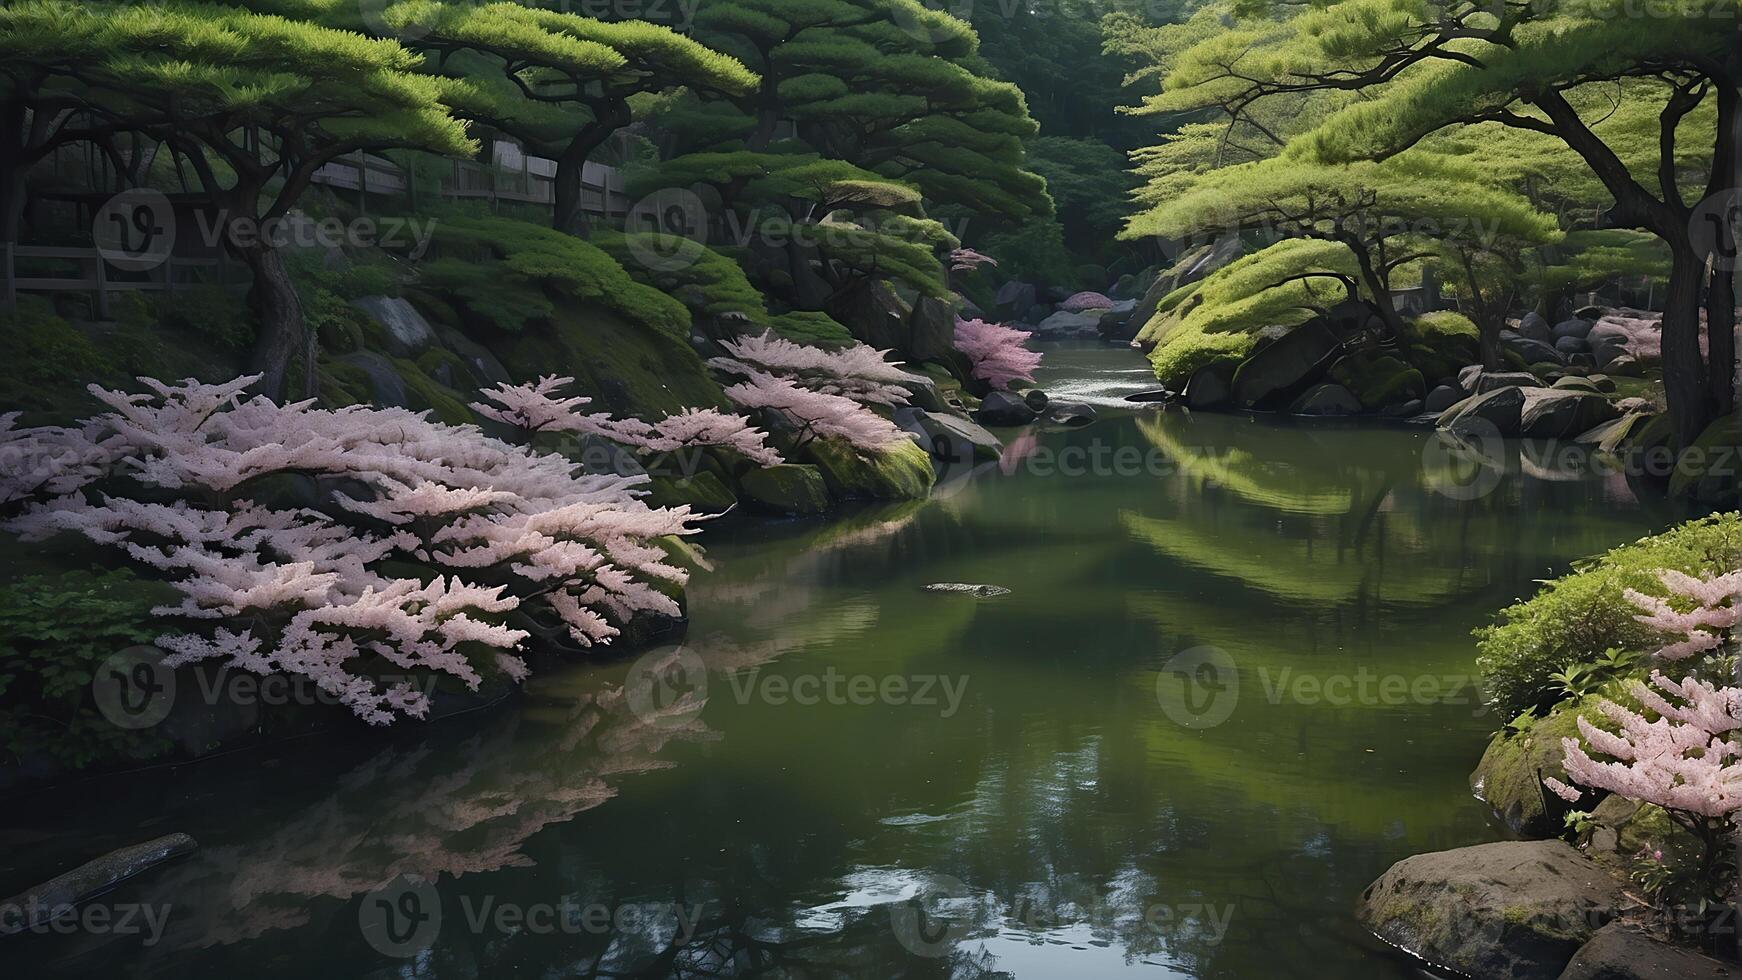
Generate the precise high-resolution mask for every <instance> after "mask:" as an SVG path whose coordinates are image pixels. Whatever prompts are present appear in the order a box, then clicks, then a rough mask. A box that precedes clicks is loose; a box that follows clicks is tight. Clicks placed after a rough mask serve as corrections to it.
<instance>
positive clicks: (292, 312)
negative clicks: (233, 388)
mask: <svg viewBox="0 0 1742 980" xmlns="http://www.w3.org/2000/svg"><path fill="white" fill-rule="evenodd" d="M231 251H232V252H234V253H235V255H236V257H237V258H238V259H240V260H241V261H242V262H243V263H244V264H245V265H247V266H248V271H249V272H251V273H253V275H254V284H253V285H252V286H251V287H249V290H248V303H249V305H250V306H251V307H253V310H254V316H255V320H256V321H257V328H258V331H259V332H258V333H257V334H256V335H255V338H254V350H253V352H252V353H250V354H249V357H248V369H249V370H250V371H253V372H256V373H258V374H259V375H260V380H259V381H258V382H256V383H255V385H254V390H255V391H258V392H259V393H260V394H263V395H265V396H267V397H268V398H272V399H275V400H282V399H283V398H284V389H285V376H286V374H287V373H288V372H289V370H290V364H291V362H292V361H293V360H294V359H295V358H296V357H297V355H298V354H302V355H303V356H304V358H305V359H306V360H307V361H308V362H309V363H307V364H305V365H304V370H305V372H306V373H305V381H306V382H307V383H306V384H305V386H304V387H305V389H306V388H310V387H312V386H313V384H314V376H315V366H314V364H313V360H314V358H313V353H314V345H313V343H312V338H311V337H310V336H309V335H308V329H307V326H306V325H305V324H304V322H303V317H302V299H301V297H299V296H298V295H297V292H296V285H295V283H293V282H291V279H290V270H288V269H286V268H285V265H284V256H282V255H280V254H279V253H278V251H277V250H276V249H274V248H273V247H272V246H271V245H268V244H266V243H264V242H261V243H251V244H249V245H247V246H235V247H233V248H232V249H231Z"/></svg>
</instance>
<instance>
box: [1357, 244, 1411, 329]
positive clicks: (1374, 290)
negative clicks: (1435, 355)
mask: <svg viewBox="0 0 1742 980" xmlns="http://www.w3.org/2000/svg"><path fill="white" fill-rule="evenodd" d="M1344 244H1346V245H1348V246H1349V250H1350V251H1352V252H1354V253H1355V262H1356V263H1357V264H1358V265H1359V266H1360V267H1361V282H1362V284H1363V285H1365V286H1366V287H1367V291H1368V292H1369V293H1371V294H1373V308H1374V309H1375V310H1378V311H1379V319H1380V321H1381V322H1383V323H1384V324H1385V338H1384V339H1385V341H1386V342H1387V343H1391V344H1395V343H1396V342H1397V338H1398V337H1400V336H1402V335H1403V317H1401V316H1399V315H1398V313H1397V306H1396V304H1394V303H1392V302H1391V283H1390V282H1388V281H1387V280H1386V278H1385V277H1384V276H1382V275H1380V274H1379V269H1378V267H1377V266H1375V265H1374V263H1373V256H1371V255H1369V254H1368V253H1367V249H1365V248H1363V247H1362V246H1360V245H1357V244H1352V243H1349V242H1345V243H1344Z"/></svg>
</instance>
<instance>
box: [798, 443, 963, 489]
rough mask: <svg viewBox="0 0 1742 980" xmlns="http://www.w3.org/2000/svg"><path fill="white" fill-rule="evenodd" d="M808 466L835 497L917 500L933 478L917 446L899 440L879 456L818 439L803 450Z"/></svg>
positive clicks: (928, 460)
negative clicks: (813, 464) (816, 473)
mask: <svg viewBox="0 0 1742 980" xmlns="http://www.w3.org/2000/svg"><path fill="white" fill-rule="evenodd" d="M805 453H806V455H807V456H808V458H809V459H810V461H811V462H813V463H815V464H816V465H817V468H818V469H819V470H821V471H822V475H823V480H824V481H825V482H826V483H827V484H828V486H829V491H830V492H831V493H833V494H834V495H835V496H836V497H841V498H847V497H870V498H873V499H877V500H917V499H919V498H921V497H924V496H926V495H927V494H928V493H930V492H931V487H932V483H933V482H934V481H936V479H937V474H936V472H935V471H933V469H932V465H931V457H930V456H928V455H926V452H925V450H923V449H921V448H919V446H918V444H916V443H914V442H911V441H909V440H906V439H904V440H902V441H901V442H899V443H897V444H896V445H895V446H893V447H891V448H890V449H887V450H885V451H883V452H881V453H860V452H858V451H856V450H854V449H853V447H852V446H850V445H848V444H846V443H844V442H841V441H840V440H837V439H818V440H815V441H813V442H811V443H810V444H809V445H807V446H806V447H805Z"/></svg>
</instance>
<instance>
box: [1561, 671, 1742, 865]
mask: <svg viewBox="0 0 1742 980" xmlns="http://www.w3.org/2000/svg"><path fill="white" fill-rule="evenodd" d="M1654 688H1655V689H1654ZM1660 692H1661V693H1660ZM1664 695H1670V696H1671V697H1673V698H1674V699H1675V700H1671V697H1665V696H1664ZM1633 696H1634V697H1635V698H1637V699H1638V701H1639V703H1640V705H1641V706H1642V708H1643V710H1642V711H1633V710H1630V709H1628V708H1625V707H1622V706H1621V705H1618V704H1616V703H1614V702H1613V701H1609V700H1606V699H1605V700H1604V701H1602V702H1601V703H1600V709H1601V710H1602V712H1603V713H1604V714H1605V715H1607V716H1608V717H1609V719H1610V720H1611V721H1613V722H1615V724H1616V725H1617V726H1618V730H1617V731H1614V732H1610V731H1606V730H1604V729H1602V728H1599V727H1598V726H1596V725H1594V724H1592V723H1591V722H1590V721H1588V720H1586V719H1584V718H1582V717H1581V718H1580V719H1579V731H1580V733H1581V734H1583V735H1584V739H1585V743H1586V744H1588V745H1589V747H1590V748H1589V750H1587V748H1586V745H1585V744H1581V743H1580V741H1579V740H1578V739H1576V738H1565V739H1562V740H1561V746H1562V748H1563V749H1564V750H1565V752H1566V757H1565V759H1564V760H1563V762H1562V767H1563V768H1565V769H1566V771H1567V777H1568V778H1569V779H1571V780H1572V781H1573V782H1575V783H1578V784H1580V785H1583V786H1587V787H1590V788H1592V789H1600V790H1607V791H1609V792H1611V793H1616V794H1619V795H1621V796H1624V797H1627V798H1628V799H1633V800H1641V801H1643V802H1646V803H1651V804H1655V805H1657V806H1660V807H1662V808H1663V810H1664V812H1665V813H1666V814H1668V815H1669V818H1670V819H1671V820H1673V821H1674V822H1675V823H1676V824H1678V825H1679V826H1681V827H1683V828H1684V829H1686V830H1688V831H1689V832H1690V833H1692V834H1693V835H1694V836H1695V837H1696V838H1698V839H1699V841H1700V843H1701V846H1702V853H1701V858H1700V860H1701V865H1700V871H1701V874H1702V877H1703V880H1705V881H1707V882H1709V883H1716V882H1718V881H1720V880H1721V878H1720V875H1719V862H1720V861H1721V860H1722V855H1723V852H1724V850H1725V847H1726V842H1727V841H1729V840H1730V839H1731V838H1732V837H1734V836H1735V833H1736V827H1735V815H1736V812H1737V811H1738V810H1742V740H1738V738H1737V737H1736V735H1735V733H1736V732H1737V731H1738V730H1742V689H1737V688H1734V687H1717V686H1715V685H1713V684H1708V683H1706V682H1704V681H1701V680H1698V679H1696V678H1692V677H1688V678H1684V679H1682V680H1681V681H1680V682H1676V681H1672V680H1670V679H1669V678H1667V677H1665V676H1663V674H1661V673H1659V672H1657V671H1653V672H1652V675H1651V686H1648V685H1646V684H1643V683H1640V682H1637V681H1635V682H1634V685H1633ZM1647 713H1649V714H1651V715H1654V716H1655V718H1654V719H1652V720H1648V718H1647ZM1592 752H1596V753H1598V754H1600V755H1605V756H1608V757H1610V758H1611V759H1613V760H1614V761H1601V760H1598V759H1596V758H1593V757H1592V755H1591V753H1592ZM1544 784H1545V785H1547V786H1548V788H1549V789H1551V790H1553V791H1554V792H1555V793H1556V794H1557V795H1559V796H1560V797H1561V798H1562V799H1564V800H1566V801H1568V802H1569V803H1572V802H1577V801H1578V800H1579V799H1580V798H1581V796H1582V795H1583V794H1582V793H1581V792H1580V791H1579V790H1578V789H1576V788H1574V787H1572V786H1569V785H1567V784H1566V783H1563V782H1561V781H1560V780H1557V779H1546V780H1544ZM1714 897H1722V896H1714Z"/></svg>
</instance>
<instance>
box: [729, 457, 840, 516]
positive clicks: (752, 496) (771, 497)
mask: <svg viewBox="0 0 1742 980" xmlns="http://www.w3.org/2000/svg"><path fill="white" fill-rule="evenodd" d="M738 485H739V487H740V488H741V489H742V490H743V491H744V498H745V499H746V500H747V501H749V502H750V503H751V504H752V505H753V506H755V507H756V508H757V509H759V510H766V511H773V512H774V513H777V514H799V515H808V514H821V513H822V512H823V511H825V510H828V509H829V486H828V484H827V483H826V482H825V481H824V480H823V474H822V473H821V472H820V471H819V470H818V469H817V467H815V466H803V465H800V464H797V463H781V464H779V465H776V466H765V467H763V468H762V469H757V470H751V471H750V472H748V473H746V474H744V477H743V479H741V480H739V481H738Z"/></svg>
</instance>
